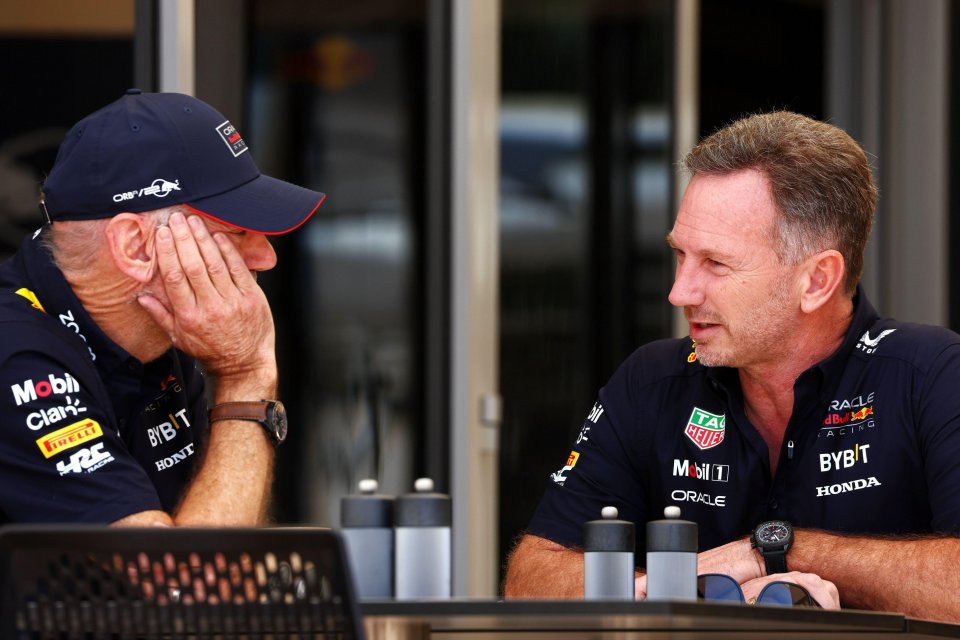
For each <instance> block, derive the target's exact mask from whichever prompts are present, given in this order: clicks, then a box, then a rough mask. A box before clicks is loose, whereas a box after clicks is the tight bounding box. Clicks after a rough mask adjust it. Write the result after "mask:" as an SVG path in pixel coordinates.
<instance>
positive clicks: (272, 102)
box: [0, 0, 960, 595]
mask: <svg viewBox="0 0 960 640" xmlns="http://www.w3.org/2000/svg"><path fill="white" fill-rule="evenodd" d="M958 24H960V12H958V10H956V9H955V8H954V5H953V4H951V3H949V2H948V1H947V0H925V1H924V2H911V1H909V0H767V1H747V0H499V1H498V0H352V1H351V2H342V1H340V0H196V1H194V0H98V1H97V2H88V1H85V0H31V2H19V1H16V0H0V60H3V62H2V66H0V74H2V75H0V88H2V93H0V96H2V97H0V253H2V254H3V256H6V255H9V254H10V253H12V252H13V251H15V250H16V247H17V246H18V245H19V242H20V240H21V238H22V237H23V236H24V235H25V234H26V233H27V232H29V231H31V230H32V229H34V228H35V227H36V226H38V225H39V214H38V213H37V209H36V201H37V193H38V191H39V187H40V185H41V183H42V180H43V176H44V173H45V172H46V171H48V170H49V168H50V166H51V165H52V162H53V158H54V155H55V153H56V149H57V146H58V145H59V143H60V141H61V139H62V137H63V134H64V133H65V132H66V129H67V128H68V127H69V126H70V125H71V124H73V123H74V122H75V121H77V120H78V119H80V118H81V117H83V116H84V115H86V114H88V113H89V112H91V111H93V110H95V109H96V108H98V107H100V106H102V105H104V104H106V103H108V102H110V101H112V100H114V99H115V98H117V97H119V96H120V95H121V94H122V92H123V91H124V90H125V89H127V88H128V87H130V86H138V87H140V88H142V89H144V90H152V91H157V90H164V91H182V92H186V93H191V94H194V95H196V96H197V97H199V98H201V99H203V100H206V101H207V102H210V103H211V104H213V105H214V106H215V107H216V108H217V109H219V110H220V111H221V112H222V113H224V114H225V115H226V116H227V117H228V118H229V119H230V120H231V121H232V122H233V123H234V124H235V125H236V126H237V127H238V128H239V129H240V131H241V132H242V134H243V136H244V138H245V140H246V141H247V143H248V145H249V147H250V149H251V153H252V154H253V156H254V158H255V159H256V161H257V163H258V165H259V166H260V168H261V170H262V171H263V172H264V173H269V174H271V175H275V176H277V177H280V178H284V179H287V180H290V181H293V182H297V183H300V184H303V185H305V186H309V187H311V188H316V189H318V190H321V191H324V192H326V193H327V194H328V199H327V201H326V202H325V203H324V205H323V206H322V208H321V210H320V213H319V214H318V215H317V216H316V217H315V218H314V219H313V220H312V221H311V222H310V223H309V224H308V225H306V226H305V227H303V228H302V229H300V230H299V231H298V232H296V233H294V234H291V235H289V236H283V237H280V238H275V239H274V242H275V246H276V248H277V251H278V254H279V257H280V264H279V266H278V268H277V269H276V270H274V271H272V272H270V273H269V274H266V275H265V277H263V278H262V280H261V282H262V283H263V285H264V288H265V290H266V292H267V295H268V297H269V298H270V300H271V303H272V306H273V309H274V313H275V317H276V322H277V329H278V349H279V357H280V365H281V397H282V398H283V399H284V400H285V402H286V404H287V406H288V411H289V414H290V419H291V429H290V438H289V441H288V443H287V444H286V445H285V446H284V447H282V448H281V449H280V453H279V455H280V460H279V464H278V467H277V471H278V477H277V482H276V490H275V507H274V513H273V517H274V519H275V520H276V521H277V522H278V523H311V524H320V525H325V526H336V525H338V524H339V501H340V498H341V497H343V496H344V495H346V494H348V493H351V492H353V491H354V490H355V487H356V483H357V481H358V480H359V479H361V478H365V477H375V478H377V479H379V481H380V484H381V489H382V491H383V492H385V493H388V494H394V495H395V494H400V493H405V492H407V491H410V490H411V488H412V484H413V479H414V478H416V477H419V476H424V475H427V476H431V477H432V478H434V480H435V481H436V483H437V485H438V487H439V488H440V489H441V490H443V491H444V492H448V493H451V495H452V496H453V499H454V539H455V564H454V571H455V576H454V581H455V586H454V590H455V593H456V594H458V595H492V594H494V593H496V592H497V589H498V585H499V581H500V579H501V571H502V569H501V567H502V562H503V559H504V557H505V555H506V553H507V552H508V551H509V549H510V546H511V544H512V542H513V540H514V539H515V538H516V536H517V535H518V534H519V533H521V532H522V530H523V527H524V525H525V523H526V521H527V519H528V517H529V516H530V514H531V513H532V511H533V509H534V506H535V505H536V502H537V500H538V499H539V496H540V494H541V492H542V491H543V488H544V486H545V482H546V480H547V477H548V475H549V474H550V472H552V471H555V470H556V469H557V468H559V467H560V466H562V463H563V461H564V460H565V459H566V456H567V452H568V451H569V449H570V444H571V442H572V440H573V439H574V438H575V436H576V433H577V431H578V430H579V427H580V425H581V424H582V422H583V420H584V418H585V417H586V415H587V413H588V412H589V411H590V409H591V407H592V404H593V401H594V399H595V396H596V393H597V391H598V389H599V388H600V387H601V386H602V385H603V384H604V382H605V381H606V380H607V378H608V377H609V376H610V375H611V374H612V372H613V370H614V369H615V367H616V366H617V365H618V364H619V363H620V362H621V361H622V360H623V359H624V358H625V357H626V356H627V355H629V353H630V352H631V351H633V350H634V349H635V348H636V347H637V346H639V345H641V344H643V343H644V342H647V341H650V340H653V339H658V338H662V337H667V336H670V335H683V333H684V327H683V326H682V323H679V322H678V321H677V318H676V316H675V314H674V312H673V311H672V310H671V308H670V306H669V305H668V303H667V300H666V296H667V292H668V291H669V287H670V283H671V278H672V268H673V267H672V264H671V256H670V253H669V252H668V251H667V247H666V245H665V242H664V236H665V234H666V233H667V231H668V230H669V229H670V227H671V225H672V219H673V215H674V209H675V205H676V202H677V201H678V195H679V193H681V192H682V188H683V179H682V176H680V175H679V174H678V172H677V170H676V166H677V163H678V161H679V159H680V158H681V157H682V155H683V153H684V152H685V151H686V150H687V149H689V147H690V146H691V145H692V144H694V143H695V142H696V140H697V139H698V138H699V137H700V136H702V135H704V134H706V133H709V132H711V131H713V130H714V129H716V128H717V127H719V126H721V125H723V124H725V123H727V122H729V121H730V120H732V119H734V118H737V117H738V116H741V115H743V114H746V113H750V112H755V111H763V110H771V109H780V108H785V109H790V110H794V111H798V112H801V113H805V114H807V115H810V116H812V117H815V118H820V119H826V120H829V121H831V122H833V123H835V124H838V125H840V126H842V127H844V128H845V129H847V131H849V132H850V133H851V134H852V135H853V136H854V137H855V138H857V139H858V140H859V141H860V142H861V143H862V144H863V145H864V147H865V148H866V149H867V150H868V152H869V153H870V154H871V156H872V161H873V165H874V170H875V173H876V177H877V179H878V182H879V184H880V190H881V194H882V195H881V204H880V209H879V211H878V218H877V224H876V227H875V231H874V234H873V237H872V239H871V242H870V246H869V249H868V260H867V266H866V276H865V286H866V287H867V290H868V293H869V295H870V296H871V299H872V301H873V302H874V304H875V305H876V306H877V307H878V308H879V309H880V311H881V313H884V314H888V315H894V316H897V317H898V318H900V319H902V320H915V321H922V322H930V323H936V324H943V325H948V326H952V327H953V328H955V329H956V328H957V327H958V325H960V280H958V279H957V278H953V277H951V274H956V273H958V270H957V269H956V268H955V266H956V261H957V260H958V259H960V258H958V252H955V251H952V247H953V246H954V244H955V243H953V239H954V238H955V237H956V236H957V235H958V232H957V230H956V229H957V228H960V225H955V224H952V220H953V219H954V216H953V212H954V211H956V210H957V208H958V205H960V201H958V194H957V192H956V189H955V188H953V187H952V184H954V183H958V182H960V181H951V179H950V176H951V175H952V173H953V167H954V166H957V165H956V156H955V152H954V151H953V149H955V148H957V145H955V144H952V142H953V140H954V137H955V136H956V135H957V134H956V133H954V129H955V128H954V127H952V122H953V117H952V116H953V115H955V114H956V113H957V112H958V111H957V109H958V102H957V100H956V86H957V84H956V83H953V82H952V79H953V77H954V75H955V74H954V73H953V66H954V63H957V65H958V69H960V55H958V48H957V45H956V44H955V42H956V39H955V38H954V37H953V33H954V32H955V31H956V27H957V26H958ZM958 33H960V32H958ZM144 153H149V150H144Z"/></svg>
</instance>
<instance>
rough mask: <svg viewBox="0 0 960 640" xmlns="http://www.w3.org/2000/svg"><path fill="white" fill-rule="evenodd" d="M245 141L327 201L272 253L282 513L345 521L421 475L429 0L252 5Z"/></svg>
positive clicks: (269, 164)
mask: <svg viewBox="0 0 960 640" xmlns="http://www.w3.org/2000/svg"><path fill="white" fill-rule="evenodd" d="M250 9H251V31H250V41H249V45H248V46H249V61H250V62H249V64H250V71H249V78H248V91H249V93H248V95H247V100H246V121H247V125H246V131H245V133H244V135H245V137H249V139H250V142H251V148H253V149H255V150H256V152H257V161H258V162H259V163H260V167H261V169H262V170H263V171H264V172H265V173H271V174H273V175H278V176H283V177H285V178H286V179H289V180H292V181H294V182H297V183H300V184H304V185H307V186H309V187H311V188H316V189H318V190H321V191H324V192H326V193H328V194H329V196H328V198H327V200H326V202H324V204H323V205H322V207H321V210H320V212H319V214H318V215H317V216H315V217H314V218H313V219H312V220H311V221H310V222H309V223H308V224H307V225H305V226H304V227H303V228H302V229H301V230H299V231H298V232H296V233H294V234H291V235H290V236H286V237H282V238H280V239H279V241H278V242H277V248H278V253H280V255H281V263H280V266H279V268H278V270H276V271H274V272H272V273H270V274H267V277H266V278H265V279H264V281H265V283H266V284H265V288H266V289H267V292H268V295H269V296H270V298H271V302H272V303H273V307H274V309H275V316H276V321H277V329H278V342H279V344H278V347H279V349H278V350H279V353H280V354H281V356H280V357H281V359H282V360H281V363H280V367H281V371H282V372H283V378H282V379H281V393H282V395H283V397H284V398H286V399H290V400H291V403H290V404H291V406H290V408H289V412H290V415H291V424H292V427H291V436H290V437H291V439H292V443H291V444H290V446H285V447H283V448H282V449H281V452H280V455H281V457H280V459H279V464H278V482H277V485H276V489H275V495H276V503H277V504H278V505H279V512H278V513H277V518H278V519H280V520H284V521H298V522H310V523H318V524H323V525H332V526H336V525H338V524H339V502H340V498H341V497H342V496H344V495H347V494H349V493H353V492H355V490H356V483H357V481H358V480H360V479H362V478H367V477H371V478H376V479H378V480H379V481H380V485H381V488H382V490H383V492H385V493H388V494H398V493H404V492H407V491H409V490H410V488H411V487H412V480H413V477H414V474H415V472H416V473H417V474H420V473H422V470H421V469H422V467H421V465H422V463H423V460H422V451H423V447H422V444H423V440H424V436H423V434H424V430H423V426H422V420H421V415H422V404H421V395H422V392H423V388H422V382H421V371H422V360H421V355H420V353H421V349H420V347H419V345H420V344H421V342H422V340H423V336H422V325H423V323H422V321H421V317H422V316H421V304H420V299H421V288H420V287H421V285H420V272H419V270H420V258H419V255H420V253H419V252H420V249H419V240H418V237H419V234H420V233H421V231H422V221H423V215H422V211H423V206H422V202H423V199H424V195H423V194H424V189H425V186H424V180H423V167H424V154H425V149H424V147H425V139H424V138H425V136H424V135H423V131H424V126H425V115H424V108H423V106H424V103H425V101H426V97H425V83H426V80H425V78H424V69H425V62H424V56H425V51H426V43H425V40H426V17H427V16H426V10H427V9H426V2H425V0H409V1H399V2H398V1H391V2H369V1H368V2H356V3H305V2H301V1H297V0H254V1H253V2H251V5H250Z"/></svg>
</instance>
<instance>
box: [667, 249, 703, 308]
mask: <svg viewBox="0 0 960 640" xmlns="http://www.w3.org/2000/svg"><path fill="white" fill-rule="evenodd" d="M667 299H668V300H669V301H670V304H672V305H673V306H675V307H681V308H682V307H697V306H700V305H701V304H703V300H704V298H703V287H702V286H701V284H700V282H699V278H698V277H697V272H696V267H695V266H694V265H693V264H691V261H690V260H683V261H678V262H677V270H676V272H675V273H674V276H673V287H672V288H671V289H670V295H669V296H667Z"/></svg>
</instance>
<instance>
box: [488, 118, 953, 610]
mask: <svg viewBox="0 0 960 640" xmlns="http://www.w3.org/2000/svg"><path fill="white" fill-rule="evenodd" d="M686 165H687V167H688V168H689V169H690V170H691V172H692V174H693V176H692V179H691V181H690V184H689V186H688V188H687V190H686V193H685V194H684V196H683V200H682V201H681V203H680V207H679V210H678V214H677V218H676V221H675V224H674V226H673V229H672V231H671V232H670V234H669V235H668V238H667V241H668V243H669V245H670V247H671V248H672V249H673V251H674V253H675V254H676V258H677V270H676V277H675V281H674V285H673V289H672V290H671V292H670V296H669V299H670V302H671V303H672V304H673V305H675V306H677V307H681V308H682V309H683V311H684V316H685V318H686V319H687V321H688V323H689V326H690V337H689V338H685V339H679V340H663V341H659V342H654V343H651V344H649V345H646V346H644V347H641V348H640V349H638V350H637V351H636V352H635V353H634V354H633V355H631V356H630V357H629V358H628V359H627V360H626V361H625V362H624V363H623V365H621V367H620V369H619V370H618V371H617V372H616V373H615V374H614V376H613V377H612V378H611V380H610V381H609V382H608V384H607V385H606V386H605V387H604V388H603V389H602V390H601V391H600V396H599V400H598V402H597V404H596V405H595V406H594V409H593V410H592V411H591V412H590V416H589V417H588V419H587V420H586V421H585V422H584V425H583V428H582V429H581V432H580V434H579V436H578V438H577V444H575V446H574V453H575V454H576V455H571V456H570V458H569V460H568V462H567V464H566V465H564V467H563V468H562V469H561V470H560V471H558V472H557V473H555V474H553V476H552V482H549V483H548V486H547V491H546V493H545V495H544V497H543V500H542V501H541V503H540V505H539V507H538V509H537V512H536V514H535V515H534V517H533V519H532V521H531V523H530V525H529V527H528V529H527V531H526V534H525V535H524V536H523V538H522V539H521V540H520V541H519V543H518V545H517V547H516V549H515V550H514V552H513V554H512V557H511V559H510V561H509V566H508V573H507V578H506V583H505V591H506V594H507V595H508V596H511V597H514V596H520V597H532V596H540V597H544V596H575V595H578V594H582V589H583V587H582V573H583V561H582V554H581V552H580V551H579V549H580V548H582V544H583V542H582V540H583V539H582V528H583V523H584V522H585V521H587V520H593V519H596V518H598V517H599V515H600V509H601V508H602V507H603V506H606V505H613V506H616V507H617V508H618V510H619V512H620V515H621V517H622V518H624V519H626V520H632V521H634V522H637V523H640V526H638V527H637V529H636V531H637V550H638V554H637V558H638V560H639V561H640V562H642V559H643V557H644V549H645V537H644V536H645V533H644V526H643V523H644V522H646V521H649V520H654V519H659V518H660V517H661V516H660V514H662V513H663V510H664V508H665V507H667V506H670V505H677V506H679V507H680V508H681V510H682V514H683V517H685V518H686V519H690V520H694V521H696V522H697V523H698V525H699V536H700V541H699V542H700V545H699V548H700V549H701V553H700V554H699V561H698V565H699V566H698V569H699V572H700V573H701V574H703V573H723V574H728V575H730V576H732V577H733V578H734V579H736V581H737V582H739V583H740V584H741V585H742V588H743V591H744V595H745V596H746V597H747V598H750V597H755V596H756V595H757V594H758V593H759V592H760V590H761V589H762V588H763V586H764V585H766V584H767V583H769V582H771V581H774V580H784V579H785V580H788V581H793V582H797V583H799V584H801V585H803V586H805V587H806V588H807V589H808V591H809V592H810V593H811V595H813V596H814V598H816V599H817V600H818V601H819V602H820V603H821V604H822V605H824V606H838V605H839V604H840V603H841V602H842V603H843V605H844V606H850V607H856V608H866V609H879V610H887V611H898V612H903V613H907V614H909V615H913V616H917V617H927V618H939V619H945V620H954V621H956V620H960V604H958V603H957V602H955V601H954V600H951V599H949V598H948V599H943V598H938V597H935V594H937V593H940V592H942V589H943V587H944V585H947V584H951V582H955V580H952V569H950V568H949V567H948V566H947V564H948V563H945V562H943V558H948V557H952V556H954V555H956V553H957V552H958V550H960V542H958V540H957V538H956V536H957V534H958V532H960V465H957V464H956V459H957V457H958V456H960V394H957V393H955V390H954V388H953V387H954V385H955V381H956V380H957V379H958V376H960V336H957V335H956V334H954V333H952V332H950V331H948V330H946V329H942V328H938V327H926V326H920V325H913V324H906V323H898V322H896V321H894V320H890V319H882V318H880V317H879V316H878V315H877V313H876V311H874V309H873V308H872V307H871V306H870V303H869V302H868V301H867V300H866V297H865V296H864V294H863V291H862V290H861V289H860V288H859V286H858V285H857V282H858V280H859V277H860V271H861V269H862V264H863V251H864V246H865V244H866V239H867V236H868V234H869V231H870V226H871V223H872V218H873V212H874V208H875V203H876V189H875V187H874V184H873V180H872V177H871V175H870V168H869V164H868V162H867V158H866V155H865V154H864V153H863V151H862V150H861V149H860V147H859V146H858V145H857V144H856V143H855V142H854V141H853V140H852V139H851V138H850V137H849V136H847V134H845V133H844V132H842V131H841V130H839V129H837V128H836V127H833V126H830V125H827V124H824V123H821V122H817V121H814V120H811V119H809V118H806V117H803V116H799V115H797V114H792V113H785V112H779V113H770V114H761V115H756V116H751V117H748V118H745V119H743V120H740V121H738V122H735V123H733V124H731V125H730V126H728V127H726V128H724V129H722V130H721V131H718V132H717V133H715V134H713V135H711V136H709V137H708V138H706V139H705V140H703V141H702V142H701V143H700V144H699V145H697V147H696V148H694V149H693V150H692V151H691V152H690V154H689V155H688V157H687V159H686ZM771 530H775V531H777V532H778V534H777V537H776V539H775V540H774V539H767V538H766V537H765V532H768V531H771ZM645 585H646V581H645V577H644V576H643V575H642V572H641V573H640V574H638V579H637V587H638V591H639V592H640V593H639V594H638V595H640V596H641V597H642V595H643V593H644V589H645Z"/></svg>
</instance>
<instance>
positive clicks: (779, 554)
mask: <svg viewBox="0 0 960 640" xmlns="http://www.w3.org/2000/svg"><path fill="white" fill-rule="evenodd" d="M761 555H763V562H764V564H765V565H766V566H767V575H768V576H769V575H772V574H774V573H786V572H787V552H786V551H773V552H770V551H768V552H766V553H763V552H761Z"/></svg>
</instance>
